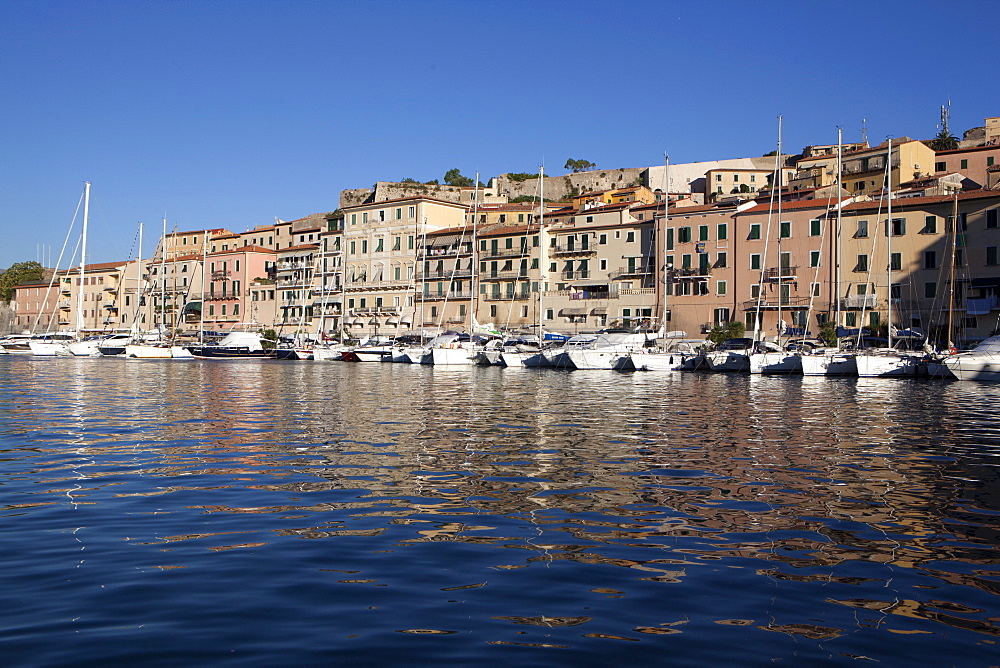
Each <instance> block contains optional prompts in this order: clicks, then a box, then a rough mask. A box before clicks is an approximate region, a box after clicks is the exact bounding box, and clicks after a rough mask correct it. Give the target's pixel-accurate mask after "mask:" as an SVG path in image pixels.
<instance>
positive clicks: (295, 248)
mask: <svg viewBox="0 0 1000 668" xmlns="http://www.w3.org/2000/svg"><path fill="white" fill-rule="evenodd" d="M317 248H319V244H299V245H297V246H289V247H288V248H279V249H278V252H279V253H284V252H287V251H298V250H307V249H308V250H315V249H317Z"/></svg>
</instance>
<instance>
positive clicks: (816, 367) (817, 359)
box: [800, 353, 858, 376]
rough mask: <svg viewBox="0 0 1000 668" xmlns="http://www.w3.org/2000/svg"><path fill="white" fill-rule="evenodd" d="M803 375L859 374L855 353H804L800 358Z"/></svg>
mask: <svg viewBox="0 0 1000 668" xmlns="http://www.w3.org/2000/svg"><path fill="white" fill-rule="evenodd" d="M800 361H801V364H802V375H803V376H857V375H858V365H857V362H855V360H854V355H851V354H848V353H833V354H825V355H803V356H802V359H801V360H800Z"/></svg>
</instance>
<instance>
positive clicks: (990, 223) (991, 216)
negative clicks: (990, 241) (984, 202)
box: [986, 209, 1000, 229]
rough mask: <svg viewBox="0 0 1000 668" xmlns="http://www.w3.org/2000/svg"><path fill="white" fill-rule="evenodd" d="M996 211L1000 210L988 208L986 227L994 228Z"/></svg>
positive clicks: (995, 225)
mask: <svg viewBox="0 0 1000 668" xmlns="http://www.w3.org/2000/svg"><path fill="white" fill-rule="evenodd" d="M998 211H1000V209H989V210H988V211H987V212H986V227H987V228H988V229H996V227H997V212H998Z"/></svg>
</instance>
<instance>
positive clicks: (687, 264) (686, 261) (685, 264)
mask: <svg viewBox="0 0 1000 668" xmlns="http://www.w3.org/2000/svg"><path fill="white" fill-rule="evenodd" d="M690 268H691V255H690V253H687V254H684V255H681V269H690Z"/></svg>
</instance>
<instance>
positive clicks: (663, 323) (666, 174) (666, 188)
mask: <svg viewBox="0 0 1000 668" xmlns="http://www.w3.org/2000/svg"><path fill="white" fill-rule="evenodd" d="M663 181H664V185H663V226H662V228H661V229H662V234H661V235H660V236H661V239H662V243H661V246H662V247H663V267H662V270H661V271H662V274H661V275H662V276H663V280H662V282H661V284H662V286H663V287H662V288H661V289H660V291H661V293H662V294H663V304H662V311H661V316H660V327H661V328H662V330H663V336H662V338H663V347H664V348H666V347H667V280H668V279H667V272H668V271H669V270H668V269H667V264H666V262H667V252H668V251H669V249H668V248H667V228H668V227H670V156H669V155H667V154H666V153H665V152H664V154H663Z"/></svg>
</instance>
